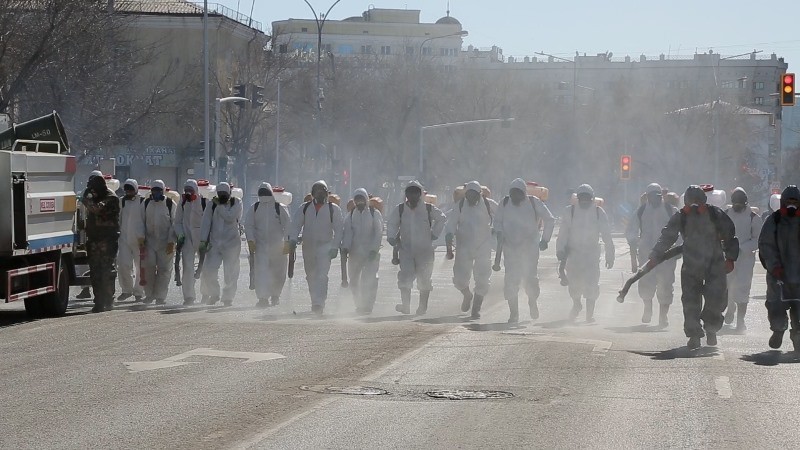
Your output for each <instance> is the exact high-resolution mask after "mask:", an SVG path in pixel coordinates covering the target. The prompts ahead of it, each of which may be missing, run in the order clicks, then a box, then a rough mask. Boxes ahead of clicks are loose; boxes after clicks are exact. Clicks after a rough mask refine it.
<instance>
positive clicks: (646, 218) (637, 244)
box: [625, 183, 678, 305]
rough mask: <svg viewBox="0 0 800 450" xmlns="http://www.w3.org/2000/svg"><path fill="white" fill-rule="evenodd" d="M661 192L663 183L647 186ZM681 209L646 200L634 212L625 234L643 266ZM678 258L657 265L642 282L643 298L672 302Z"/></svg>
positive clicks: (666, 302) (648, 190)
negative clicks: (666, 227) (672, 218)
mask: <svg viewBox="0 0 800 450" xmlns="http://www.w3.org/2000/svg"><path fill="white" fill-rule="evenodd" d="M656 191H657V192H658V193H661V186H659V185H658V184H656V183H652V184H650V185H649V186H648V187H647V191H646V192H647V193H650V192H656ZM677 212H678V209H677V208H675V207H674V206H672V205H670V204H668V203H666V202H665V201H663V200H662V201H661V204H659V205H657V206H653V205H651V204H650V203H649V202H646V203H645V204H644V205H642V206H640V207H639V208H638V209H637V210H636V211H634V213H633V215H632V216H631V219H630V220H629V221H628V226H627V229H626V230H625V237H626V239H627V240H628V245H629V246H630V248H631V251H632V252H633V251H635V252H637V253H636V255H637V262H638V265H639V266H642V265H643V264H644V263H646V262H647V258H648V257H649V256H650V252H651V251H652V250H653V247H654V246H655V245H656V242H658V238H660V237H661V230H662V229H663V228H664V227H665V226H666V225H667V222H669V219H670V218H671V217H672V216H673V215H674V214H675V213H677ZM677 263H678V261H677V259H676V258H672V259H669V260H667V261H664V262H662V263H660V264H659V265H657V266H656V267H655V268H654V269H653V270H651V271H650V273H648V274H647V275H645V276H644V277H643V278H642V279H640V280H639V282H638V289H639V297H641V298H642V300H644V301H645V303H647V302H651V301H652V300H653V297H657V298H658V303H659V305H671V304H672V299H673V285H674V284H675V266H676V264H677Z"/></svg>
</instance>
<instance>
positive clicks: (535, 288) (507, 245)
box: [494, 178, 555, 304]
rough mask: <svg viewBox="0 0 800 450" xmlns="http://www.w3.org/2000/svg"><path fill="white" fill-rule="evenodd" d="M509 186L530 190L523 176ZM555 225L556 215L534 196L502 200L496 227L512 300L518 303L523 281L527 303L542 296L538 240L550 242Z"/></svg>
mask: <svg viewBox="0 0 800 450" xmlns="http://www.w3.org/2000/svg"><path fill="white" fill-rule="evenodd" d="M510 189H519V190H521V191H522V192H527V186H526V184H525V181H524V180H523V179H521V178H517V179H516V180H514V181H512V182H511V186H510ZM510 189H509V190H510ZM506 199H508V200H506ZM540 223H541V224H542V228H541V230H540ZM554 225H555V218H554V217H553V214H552V213H551V212H550V209H549V208H548V207H547V205H545V204H544V202H542V201H541V200H539V198H537V197H535V196H528V198H527V199H526V200H524V201H522V202H520V204H519V205H514V203H513V202H512V201H511V199H510V198H509V197H506V198H504V199H503V200H502V201H501V202H500V208H499V209H498V211H497V216H496V217H495V219H494V229H495V231H496V232H499V233H501V236H502V240H503V258H504V264H505V284H504V287H503V295H504V296H505V298H506V300H508V301H509V302H514V303H515V304H516V301H517V298H518V295H519V288H520V284H521V283H522V282H523V281H524V282H525V284H524V288H525V293H526V294H527V295H528V303H529V304H535V303H536V301H537V299H538V298H539V243H540V242H542V241H543V242H546V243H547V242H550V239H551V238H552V236H553V227H554ZM540 232H541V235H540Z"/></svg>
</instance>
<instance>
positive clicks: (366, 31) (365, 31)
mask: <svg viewBox="0 0 800 450" xmlns="http://www.w3.org/2000/svg"><path fill="white" fill-rule="evenodd" d="M361 34H369V31H368V30H363V31H362V32H361Z"/></svg>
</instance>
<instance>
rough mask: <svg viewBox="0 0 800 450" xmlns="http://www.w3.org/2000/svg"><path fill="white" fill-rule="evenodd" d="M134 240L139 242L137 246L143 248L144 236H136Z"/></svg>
mask: <svg viewBox="0 0 800 450" xmlns="http://www.w3.org/2000/svg"><path fill="white" fill-rule="evenodd" d="M136 242H138V243H139V248H144V238H138V239H136Z"/></svg>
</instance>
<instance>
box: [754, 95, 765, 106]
mask: <svg viewBox="0 0 800 450" xmlns="http://www.w3.org/2000/svg"><path fill="white" fill-rule="evenodd" d="M753 103H755V104H756V105H763V104H764V97H756V98H754V99H753Z"/></svg>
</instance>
